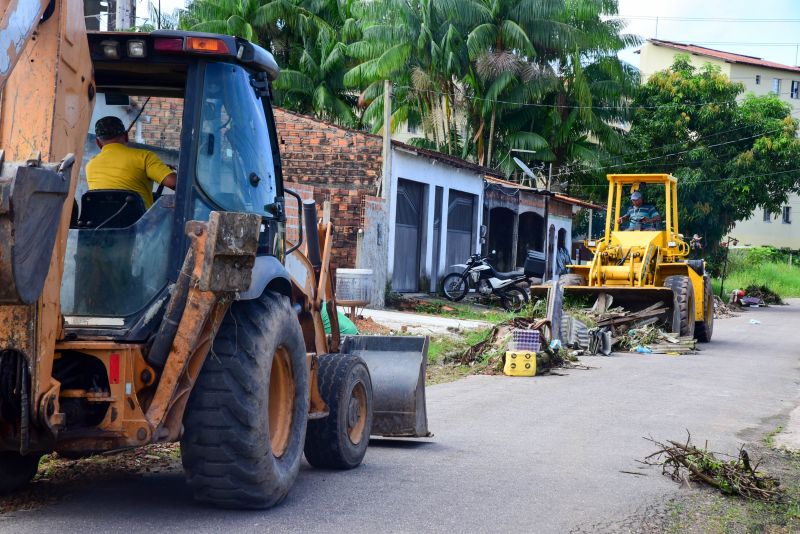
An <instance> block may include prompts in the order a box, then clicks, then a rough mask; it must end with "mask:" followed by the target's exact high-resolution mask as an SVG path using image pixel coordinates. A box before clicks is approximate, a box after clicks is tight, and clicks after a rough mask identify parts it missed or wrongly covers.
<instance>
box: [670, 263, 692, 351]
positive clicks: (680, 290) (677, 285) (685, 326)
mask: <svg viewBox="0 0 800 534" xmlns="http://www.w3.org/2000/svg"><path fill="white" fill-rule="evenodd" d="M664 287H668V288H670V289H671V290H672V291H673V292H674V293H675V297H676V299H675V300H676V306H677V307H676V309H675V313H677V314H678V317H679V319H680V330H679V333H680V335H681V336H686V337H694V323H695V321H694V288H693V287H692V281H691V279H690V278H689V277H688V276H685V275H674V276H668V277H666V278H665V279H664Z"/></svg>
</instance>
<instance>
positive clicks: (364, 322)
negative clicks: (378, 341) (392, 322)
mask: <svg viewBox="0 0 800 534" xmlns="http://www.w3.org/2000/svg"><path fill="white" fill-rule="evenodd" d="M353 322H354V323H355V325H356V328H358V331H359V332H360V333H361V334H363V335H368V336H388V335H390V334H391V333H392V330H391V329H390V328H387V327H385V326H383V325H380V324H378V323H376V322H375V321H373V320H372V318H371V317H364V316H361V315H359V316H358V317H356V320H355V321H353Z"/></svg>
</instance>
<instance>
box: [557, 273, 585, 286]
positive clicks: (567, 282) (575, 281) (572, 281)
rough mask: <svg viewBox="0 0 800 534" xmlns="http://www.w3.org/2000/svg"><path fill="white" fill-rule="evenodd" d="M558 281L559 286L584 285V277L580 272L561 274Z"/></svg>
mask: <svg viewBox="0 0 800 534" xmlns="http://www.w3.org/2000/svg"><path fill="white" fill-rule="evenodd" d="M558 283H559V284H561V287H564V286H585V285H586V278H584V277H583V275H582V274H575V273H569V274H562V275H561V276H559V277H558Z"/></svg>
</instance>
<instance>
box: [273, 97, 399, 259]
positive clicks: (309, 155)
mask: <svg viewBox="0 0 800 534" xmlns="http://www.w3.org/2000/svg"><path fill="white" fill-rule="evenodd" d="M275 122H276V127H277V131H278V142H279V145H280V150H281V161H282V162H283V179H284V182H285V183H286V186H287V187H289V188H291V189H295V190H297V188H298V187H299V186H311V187H313V189H314V198H315V199H316V200H317V203H318V205H319V209H320V210H321V209H322V205H323V202H325V201H328V202H330V203H331V221H332V222H333V224H334V228H335V233H334V240H333V258H332V262H331V263H332V264H333V268H336V267H354V266H355V264H356V249H357V243H358V230H359V229H360V228H363V218H364V201H365V197H367V196H371V195H375V194H376V191H377V183H378V179H379V178H380V176H381V172H382V169H381V167H382V161H383V158H382V157H381V152H382V147H383V145H382V140H381V138H380V137H378V136H376V135H372V134H367V133H363V132H356V131H353V130H347V129H345V128H339V127H337V126H334V125H332V124H328V123H325V122H321V121H318V120H315V119H313V118H311V117H306V116H304V115H299V114H297V113H293V112H289V111H286V110H283V109H279V108H276V109H275ZM298 192H299V191H298ZM290 203H291V199H289V198H287V205H288V204H290Z"/></svg>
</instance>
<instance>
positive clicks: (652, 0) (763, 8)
mask: <svg viewBox="0 0 800 534" xmlns="http://www.w3.org/2000/svg"><path fill="white" fill-rule="evenodd" d="M137 1H138V3H139V6H138V9H137V11H138V14H139V16H140V17H141V16H147V13H148V9H147V5H148V3H149V2H153V3H155V4H157V3H158V0H137ZM184 4H185V0H161V8H162V9H163V10H164V11H172V10H173V9H176V8H179V7H183V6H184ZM619 6H620V14H621V16H622V17H623V18H626V20H628V22H629V25H628V31H629V32H630V33H634V34H637V35H639V36H641V37H643V38H645V39H646V38H650V37H658V38H659V39H667V40H673V41H680V42H689V43H694V44H699V45H701V46H707V47H709V48H716V49H719V50H726V51H730V52H736V53H740V54H747V55H750V56H758V57H762V58H764V59H769V60H771V61H777V62H780V63H786V64H789V65H796V64H798V62H800V56H798V52H800V46H798V44H800V0H757V1H754V0H619ZM657 18H658V20H656V19H657ZM689 19H694V20H689ZM621 57H622V58H623V59H625V60H626V61H629V62H631V63H633V64H634V65H635V66H637V67H638V66H639V56H637V55H635V54H634V53H633V50H628V51H626V52H624V53H623V54H621Z"/></svg>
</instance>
